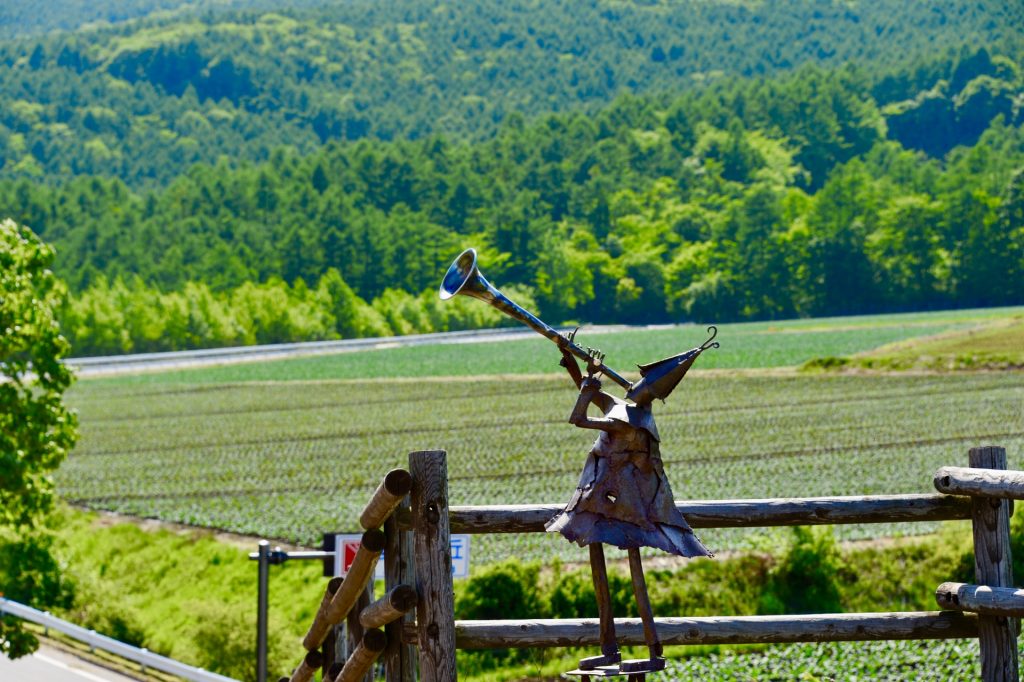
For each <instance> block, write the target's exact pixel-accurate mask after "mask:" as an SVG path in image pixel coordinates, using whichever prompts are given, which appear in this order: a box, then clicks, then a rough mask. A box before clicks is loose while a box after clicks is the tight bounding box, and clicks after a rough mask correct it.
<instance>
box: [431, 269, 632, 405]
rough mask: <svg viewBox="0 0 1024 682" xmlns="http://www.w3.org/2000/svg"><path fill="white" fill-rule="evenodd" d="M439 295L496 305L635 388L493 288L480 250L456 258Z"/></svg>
mask: <svg viewBox="0 0 1024 682" xmlns="http://www.w3.org/2000/svg"><path fill="white" fill-rule="evenodd" d="M439 294H440V296H441V299H442V300H448V299H450V298H452V297H453V296H456V295H462V296H472V297H473V298H476V299H479V300H481V301H483V302H484V303H487V304H489V305H492V306H494V307H495V308H497V309H498V310H500V311H501V312H503V313H505V314H506V315H508V316H509V317H511V318H514V319H516V320H519V321H520V322H522V323H523V324H525V325H526V326H527V327H530V328H531V329H533V330H534V331H535V332H537V333H538V334H540V335H541V336H545V337H547V338H549V339H551V340H552V341H554V342H555V344H557V345H558V347H559V348H564V349H565V350H567V351H569V352H570V353H572V354H573V355H575V356H576V357H578V358H579V359H581V360H583V362H585V363H586V365H587V367H588V368H590V369H591V370H593V371H595V372H598V371H599V372H601V373H602V374H604V375H605V376H606V377H608V378H609V379H611V380H612V381H614V382H615V383H617V384H618V385H619V386H621V387H622V388H624V389H626V390H627V391H628V390H629V389H630V388H631V387H632V385H633V384H632V383H630V381H629V380H628V379H625V378H623V377H622V376H621V375H620V374H619V373H618V372H616V371H615V370H613V369H612V368H611V367H608V366H607V365H605V364H604V363H603V362H601V361H599V360H596V359H595V358H594V357H592V356H591V355H590V354H589V353H588V352H587V351H586V350H585V349H584V348H582V347H581V346H579V345H577V344H576V343H574V342H572V341H570V340H569V339H567V338H566V337H565V336H563V335H562V334H560V333H558V331H557V330H556V329H555V328H554V327H552V326H550V325H548V324H547V323H545V322H544V321H543V320H541V319H540V318H539V317H537V316H536V315H534V314H533V313H531V312H530V311H528V310H526V309H525V308H523V307H522V306H520V305H518V304H517V303H515V302H514V301H513V300H512V299H510V298H509V297H508V296H506V295H505V294H503V293H501V291H499V290H498V289H496V288H495V287H494V286H492V285H491V283H490V282H488V281H487V278H485V277H484V276H483V274H482V273H481V272H480V270H479V268H477V265H476V249H466V250H465V251H463V252H462V254H461V255H459V257H458V258H456V259H455V262H453V263H452V265H451V267H449V268H448V272H447V273H445V276H444V280H442V282H441V289H440V292H439Z"/></svg>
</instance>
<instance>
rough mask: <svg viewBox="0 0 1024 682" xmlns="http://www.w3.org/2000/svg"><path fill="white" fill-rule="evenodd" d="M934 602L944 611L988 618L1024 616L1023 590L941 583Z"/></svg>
mask: <svg viewBox="0 0 1024 682" xmlns="http://www.w3.org/2000/svg"><path fill="white" fill-rule="evenodd" d="M935 601H936V602H937V603H938V605H939V606H940V607H942V608H944V609H953V610H956V611H970V612H971V613H980V614H984V615H988V616H1010V617H1017V618H1019V617H1021V616H1024V589H1017V588H1014V587H989V586H988V585H968V584H965V583H942V584H941V585H939V587H938V589H936V590H935Z"/></svg>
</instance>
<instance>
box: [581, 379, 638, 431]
mask: <svg viewBox="0 0 1024 682" xmlns="http://www.w3.org/2000/svg"><path fill="white" fill-rule="evenodd" d="M601 396H605V397H606V398H610V397H611V396H607V395H606V394H603V393H601V382H600V381H598V380H597V379H595V378H594V377H587V378H586V379H584V380H583V382H582V384H581V385H580V395H579V397H578V398H577V399H576V405H575V406H574V407H573V408H572V414H570V415H569V423H570V424H573V425H575V426H578V427H580V428H581V429H600V430H602V431H618V430H620V429H621V428H622V427H623V426H625V424H623V423H621V422H619V421H617V420H615V419H608V418H607V417H589V416H587V408H588V407H590V403H592V402H595V399H597V400H601V401H602V402H604V399H603V398H602V397H601Z"/></svg>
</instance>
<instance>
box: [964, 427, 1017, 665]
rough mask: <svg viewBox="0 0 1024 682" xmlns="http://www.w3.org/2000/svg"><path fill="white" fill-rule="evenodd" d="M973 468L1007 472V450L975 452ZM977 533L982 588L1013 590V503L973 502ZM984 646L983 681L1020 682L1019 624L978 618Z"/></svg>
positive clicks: (987, 499)
mask: <svg viewBox="0 0 1024 682" xmlns="http://www.w3.org/2000/svg"><path fill="white" fill-rule="evenodd" d="M969 458H970V466H971V467H974V468H976V469H1006V450H1005V449H1004V448H1001V447H995V446H989V447H982V448H971V450H970V453H969ZM971 509H972V514H971V528H972V530H973V532H974V573H975V576H974V578H975V580H976V581H977V584H978V585H987V586H989V587H1012V586H1013V564H1012V561H1011V557H1010V502H1009V500H1004V499H1000V498H997V497H972V498H971ZM978 640H979V643H980V644H981V679H982V680H984V681H985V682H1011V681H1013V682H1016V680H1017V620H1016V619H1014V618H1006V617H1002V616H979V617H978Z"/></svg>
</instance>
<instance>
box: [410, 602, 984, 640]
mask: <svg viewBox="0 0 1024 682" xmlns="http://www.w3.org/2000/svg"><path fill="white" fill-rule="evenodd" d="M655 623H656V624H657V628H658V636H659V638H660V639H661V641H662V643H663V644H789V643H793V642H856V641H875V640H882V639H964V638H976V637H977V636H978V619H977V617H976V616H974V615H973V614H964V613H959V612H955V611H922V612H917V611H912V612H903V613H900V612H897V613H838V614H815V615H798V616H730V617H708V618H656V619H655ZM615 633H616V639H617V640H618V642H619V644H622V645H631V646H637V645H643V644H644V631H643V626H642V624H641V622H640V619H639V618H617V619H615ZM404 637H406V638H407V639H409V640H415V637H416V632H415V628H407V629H406V631H405V632H404ZM455 644H456V646H457V647H458V648H459V649H510V648H550V647H582V646H597V645H599V644H600V638H599V622H598V619H597V618H564V619H552V620H544V619H538V620H492V621H489V620H475V621H474V620H459V621H455Z"/></svg>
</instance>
